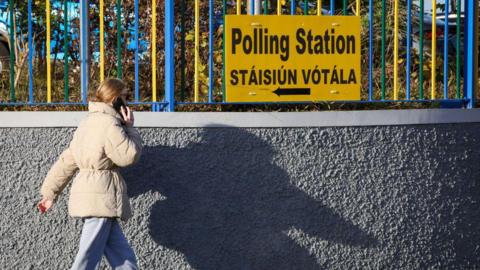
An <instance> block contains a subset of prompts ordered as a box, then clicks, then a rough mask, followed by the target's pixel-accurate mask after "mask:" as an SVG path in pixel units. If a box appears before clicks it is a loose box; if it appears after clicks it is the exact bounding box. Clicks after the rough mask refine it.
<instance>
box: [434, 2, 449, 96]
mask: <svg viewBox="0 0 480 270" xmlns="http://www.w3.org/2000/svg"><path fill="white" fill-rule="evenodd" d="M448 2H450V1H449V0H446V1H445V20H444V21H445V28H444V29H445V30H443V98H445V99H448V24H449V23H448V8H449V7H448ZM434 79H435V78H434Z"/></svg>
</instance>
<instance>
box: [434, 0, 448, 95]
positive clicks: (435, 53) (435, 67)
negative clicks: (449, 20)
mask: <svg viewBox="0 0 480 270" xmlns="http://www.w3.org/2000/svg"><path fill="white" fill-rule="evenodd" d="M436 22H437V1H436V0H433V1H432V93H431V95H432V99H435V88H436V85H435V84H436V82H435V80H436V79H435V77H436V69H437V23H436ZM445 38H447V37H445Z"/></svg>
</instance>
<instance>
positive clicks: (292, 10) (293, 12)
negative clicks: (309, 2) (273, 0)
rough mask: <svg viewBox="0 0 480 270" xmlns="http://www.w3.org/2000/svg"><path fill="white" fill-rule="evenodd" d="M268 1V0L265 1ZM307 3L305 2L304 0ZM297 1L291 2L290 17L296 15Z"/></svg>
mask: <svg viewBox="0 0 480 270" xmlns="http://www.w3.org/2000/svg"><path fill="white" fill-rule="evenodd" d="M265 1H266V0H265ZM303 1H305V0H303ZM295 2H296V1H295V0H291V1H290V15H295V13H296V12H295Z"/></svg>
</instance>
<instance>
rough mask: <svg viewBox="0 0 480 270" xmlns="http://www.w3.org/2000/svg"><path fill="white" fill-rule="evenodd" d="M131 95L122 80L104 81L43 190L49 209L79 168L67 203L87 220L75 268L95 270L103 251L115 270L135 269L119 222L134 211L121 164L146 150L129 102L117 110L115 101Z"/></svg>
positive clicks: (75, 214) (72, 211)
mask: <svg viewBox="0 0 480 270" xmlns="http://www.w3.org/2000/svg"><path fill="white" fill-rule="evenodd" d="M127 94H128V90H127V88H126V85H125V84H124V83H123V82H122V81H121V80H117V79H108V80H106V81H104V82H103V83H102V84H101V85H100V87H99V88H98V90H97V92H96V94H95V102H90V103H89V104H88V111H89V113H88V116H87V117H86V118H85V119H84V120H82V121H81V123H80V125H79V126H78V128H77V130H76V132H75V134H74V135H73V139H72V141H71V143H70V145H69V147H68V148H67V149H66V150H65V151H64V152H63V153H62V154H61V155H60V157H59V159H58V160H57V162H55V164H54V165H53V167H52V168H51V169H50V171H49V172H48V174H47V177H46V178H45V181H44V182H43V185H42V187H41V190H40V193H41V195H42V200H41V201H40V202H39V203H38V208H39V209H40V211H41V212H45V211H48V210H49V209H50V208H51V207H52V205H53V203H54V202H55V201H56V199H57V197H58V195H59V194H60V193H61V192H62V190H63V189H64V188H65V186H66V185H67V183H68V182H69V180H70V179H71V178H72V176H73V175H74V174H75V173H76V172H77V171H78V174H77V176H76V177H75V179H74V180H73V184H72V188H71V191H70V200H69V203H68V211H69V214H70V215H71V216H72V217H79V218H83V219H84V225H83V229H82V235H81V237H80V246H79V251H78V254H77V256H76V258H75V262H74V263H73V266H72V269H75V270H76V269H95V268H96V267H97V266H98V264H99V263H100V261H101V258H102V255H103V254H105V256H106V258H107V260H108V262H109V263H110V265H111V266H112V268H114V269H137V263H136V259H135V254H134V252H133V250H132V248H131V247H130V246H129V244H128V242H127V240H126V239H125V236H124V235H123V232H122V229H121V228H120V225H119V224H118V221H117V218H120V219H122V220H127V219H128V218H129V217H131V215H132V211H131V208H130V203H129V200H128V196H127V187H126V185H125V181H124V180H123V178H122V176H121V175H120V173H119V171H118V168H119V167H126V166H129V165H131V164H133V163H135V162H136V161H137V160H138V159H139V157H140V154H141V151H142V139H141V138H140V135H139V133H138V132H137V130H136V129H135V128H133V122H134V118H133V113H132V111H131V110H130V109H129V108H128V107H126V106H121V107H120V109H119V110H118V111H117V110H116V109H114V107H117V106H114V105H117V104H122V102H123V104H126V98H127ZM119 99H120V100H119ZM117 109H118V108H117Z"/></svg>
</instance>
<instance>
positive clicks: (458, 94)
mask: <svg viewBox="0 0 480 270" xmlns="http://www.w3.org/2000/svg"><path fill="white" fill-rule="evenodd" d="M460 9H461V4H460V0H458V1H457V57H456V58H457V59H456V60H457V61H456V76H457V78H456V80H457V81H456V83H457V84H456V88H457V91H456V95H455V97H456V98H457V99H459V98H460Z"/></svg>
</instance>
